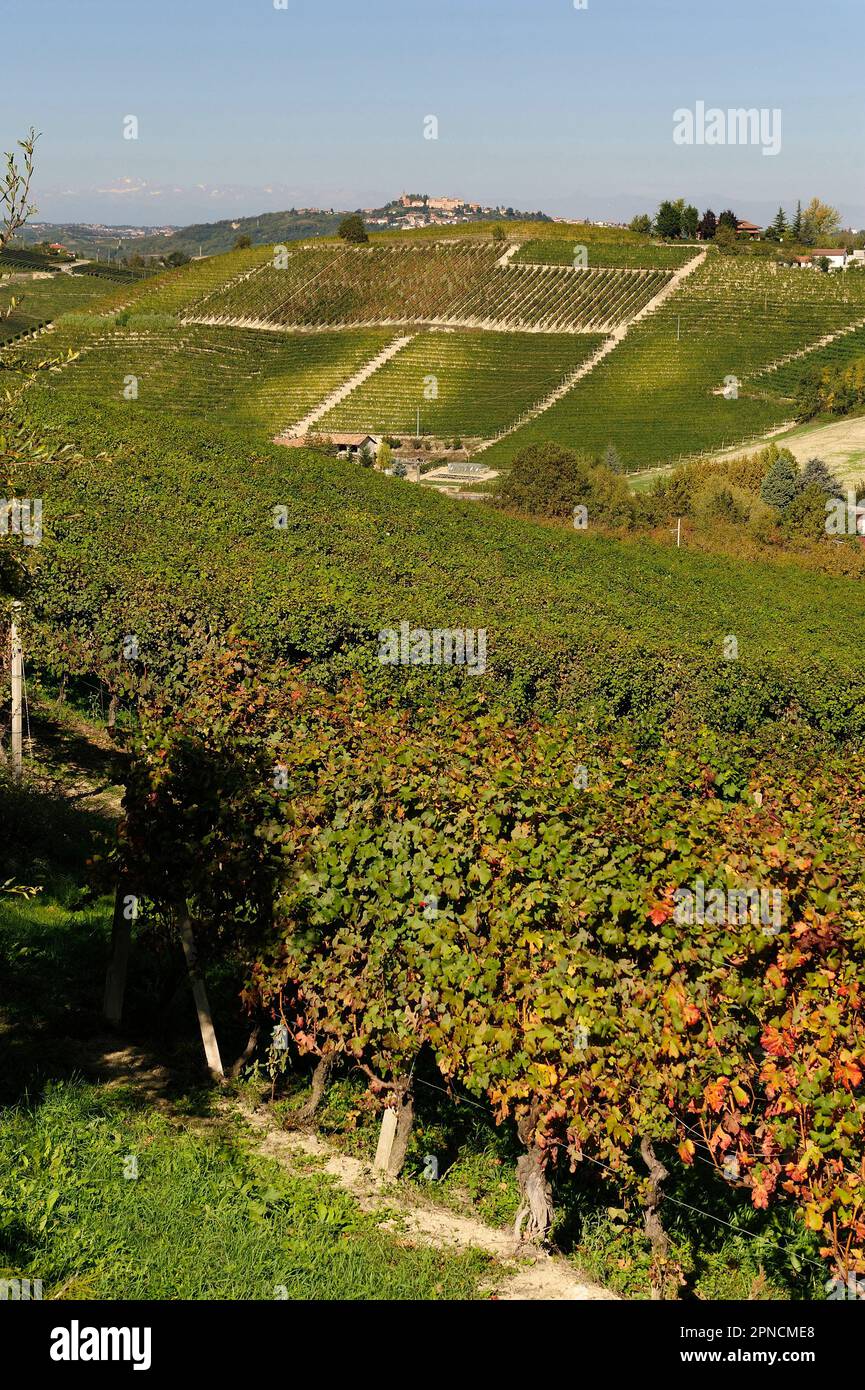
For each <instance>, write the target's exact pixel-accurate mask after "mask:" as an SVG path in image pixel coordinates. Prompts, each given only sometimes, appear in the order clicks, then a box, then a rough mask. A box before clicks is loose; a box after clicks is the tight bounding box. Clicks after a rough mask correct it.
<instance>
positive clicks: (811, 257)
mask: <svg viewBox="0 0 865 1390" xmlns="http://www.w3.org/2000/svg"><path fill="white" fill-rule="evenodd" d="M822 260H827V261H828V262H829V269H830V270H846V269H847V260H848V257H847V250H846V248H845V247H843V246H842V247H838V246H831V247H829V249H828V250H824V251H820V250H816V249H815V250H814V251H809V253H808V255H807V256H797V257H796V264H797V265H798V266H801V267H802V268H803V269H808V270H819V269H820V262H821V261H822Z"/></svg>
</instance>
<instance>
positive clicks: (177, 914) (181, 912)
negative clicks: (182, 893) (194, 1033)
mask: <svg viewBox="0 0 865 1390" xmlns="http://www.w3.org/2000/svg"><path fill="white" fill-rule="evenodd" d="M174 919H175V922H176V924H177V926H178V928H179V931H180V939H181V941H182V942H183V954H184V955H185V957H186V968H187V970H188V971H189V980H190V983H191V985H192V997H193V999H194V1000H195V1009H196V1013H197V1014H198V1028H199V1031H200V1033H201V1042H202V1045H203V1047H204V1055H205V1057H206V1058H207V1065H208V1067H209V1069H210V1074H211V1076H212V1077H213V1078H214V1080H216V1081H224V1080H225V1072H224V1071H223V1068H222V1058H221V1057H220V1055H219V1044H218V1043H217V1041H216V1030H215V1029H214V1027H213V1017H212V1015H211V1012H210V1004H209V1003H208V999H207V990H206V988H205V985H204V977H203V976H202V974H201V971H200V969H199V966H198V952H197V950H196V947H195V937H194V935H193V932H192V923H191V921H190V920H189V909H188V908H187V905H186V903H185V902H181V903H179V904H178V905H177V907H175V909H174Z"/></svg>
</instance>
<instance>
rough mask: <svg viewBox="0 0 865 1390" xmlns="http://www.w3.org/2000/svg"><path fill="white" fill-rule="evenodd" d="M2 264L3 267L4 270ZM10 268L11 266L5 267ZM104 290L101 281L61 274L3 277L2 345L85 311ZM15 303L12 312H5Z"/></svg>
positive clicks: (0, 285)
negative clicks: (11, 280) (7, 280)
mask: <svg viewBox="0 0 865 1390" xmlns="http://www.w3.org/2000/svg"><path fill="white" fill-rule="evenodd" d="M2 268H3V267H0V269H2ZM6 268H7V269H10V270H11V266H10V267H6ZM104 293H105V286H104V284H102V283H100V282H99V281H98V280H84V279H82V278H80V277H78V276H72V275H65V274H63V273H58V274H56V275H52V276H51V277H50V279H40V280H21V281H16V282H15V283H13V284H5V283H4V282H3V281H2V280H0V344H2V343H8V342H11V341H12V340H13V339H14V338H18V337H21V336H22V335H23V334H26V333H32V332H33V330H34V329H36V328H39V327H41V326H42V325H44V324H47V323H50V322H53V321H54V320H55V319H57V318H60V317H61V316H62V315H64V314H68V313H74V312H77V311H80V310H83V309H85V308H87V307H88V306H90V305H91V304H93V303H94V302H96V301H97V300H99V299H100V298H101V297H102V295H103V294H104ZM13 300H15V301H16V303H15V306H14V308H12V312H11V314H9V315H8V316H5V314H4V311H5V310H7V309H9V308H10V307H12V301H13Z"/></svg>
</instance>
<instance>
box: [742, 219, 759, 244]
mask: <svg viewBox="0 0 865 1390" xmlns="http://www.w3.org/2000/svg"><path fill="white" fill-rule="evenodd" d="M736 235H737V236H743V237H750V238H751V240H752V241H758V240H759V238H760V237H761V236H762V235H763V228H762V227H758V226H757V224H756V222H747V221H746V220H745V219H744V218H743V219H742V220H741V221H740V222H737V223H736Z"/></svg>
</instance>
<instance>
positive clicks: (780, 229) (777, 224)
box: [769, 208, 789, 242]
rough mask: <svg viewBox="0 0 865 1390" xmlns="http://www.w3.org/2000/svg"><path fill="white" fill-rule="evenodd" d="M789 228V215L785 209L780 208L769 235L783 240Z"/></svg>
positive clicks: (774, 239)
mask: <svg viewBox="0 0 865 1390" xmlns="http://www.w3.org/2000/svg"><path fill="white" fill-rule="evenodd" d="M788 230H789V228H788V226H787V217H786V214H785V212H784V209H783V208H779V209H778V211H777V212H776V214H775V220H774V222H773V223H772V225H771V227H770V228H769V235H770V237H771V238H772V240H773V241H778V242H781V241H783V240H784V237H785V236H786V235H787V232H788Z"/></svg>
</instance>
